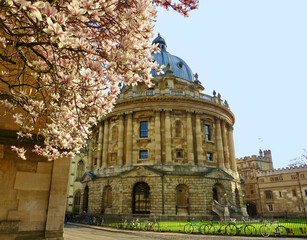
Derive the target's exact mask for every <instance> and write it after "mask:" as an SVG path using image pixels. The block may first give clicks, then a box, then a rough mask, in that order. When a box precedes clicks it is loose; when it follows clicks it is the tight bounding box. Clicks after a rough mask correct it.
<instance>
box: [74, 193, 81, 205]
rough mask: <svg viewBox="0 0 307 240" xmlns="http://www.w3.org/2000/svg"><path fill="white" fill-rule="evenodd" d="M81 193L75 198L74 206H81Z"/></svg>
mask: <svg viewBox="0 0 307 240" xmlns="http://www.w3.org/2000/svg"><path fill="white" fill-rule="evenodd" d="M80 199H81V192H80V191H77V192H76V194H75V196H74V206H80Z"/></svg>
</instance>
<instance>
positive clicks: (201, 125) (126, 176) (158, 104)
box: [80, 36, 244, 219]
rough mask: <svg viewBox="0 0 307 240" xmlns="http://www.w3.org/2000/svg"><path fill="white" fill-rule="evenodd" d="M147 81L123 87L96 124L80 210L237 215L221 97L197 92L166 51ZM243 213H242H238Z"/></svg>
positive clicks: (229, 121)
mask: <svg viewBox="0 0 307 240" xmlns="http://www.w3.org/2000/svg"><path fill="white" fill-rule="evenodd" d="M153 44H159V47H160V49H161V53H157V54H153V56H154V59H155V61H157V62H158V63H159V64H160V65H165V66H167V67H166V69H165V73H164V74H163V75H157V74H156V73H155V72H153V75H154V79H153V86H152V87H150V88H149V87H148V86H146V85H145V84H138V85H137V86H126V87H123V88H122V91H121V93H120V95H119V97H118V100H117V102H116V105H115V107H114V109H113V111H112V112H111V113H110V114H108V115H107V116H106V117H105V119H104V120H102V121H101V123H100V125H99V127H97V129H95V130H94V131H95V132H94V136H96V138H95V139H94V140H93V141H92V143H91V144H90V151H89V155H88V157H89V165H90V169H91V171H90V172H87V174H86V176H85V177H84V178H83V189H82V196H81V209H80V211H86V212H87V214H89V215H96V214H97V215H99V214H104V215H110V216H115V215H116V216H119V215H122V216H126V215H131V214H140V215H141V214H144V215H149V216H160V217H161V218H162V219H180V217H181V216H185V217H186V216H195V217H201V218H208V219H209V218H211V216H213V214H217V215H219V216H220V217H225V216H226V217H227V216H229V215H231V214H232V213H233V212H237V213H238V212H240V211H241V213H242V209H244V195H243V193H242V189H243V188H242V182H241V180H240V178H239V175H238V172H237V167H236V162H235V150H234V142H233V125H234V122H235V117H234V115H233V113H232V112H231V111H230V110H229V106H228V104H227V102H226V101H224V102H223V101H222V100H221V97H220V94H218V96H216V94H215V92H214V94H213V96H209V95H206V94H203V93H202V91H203V90H204V87H203V86H202V85H201V83H200V81H199V80H198V76H197V74H195V75H193V73H192V70H191V69H190V67H189V66H188V65H187V64H186V62H185V61H184V60H182V59H181V58H179V57H176V56H174V55H172V54H170V53H169V52H167V45H166V42H165V40H164V39H163V38H162V37H161V36H158V37H157V38H156V39H155V40H154V41H153ZM243 212H244V211H243Z"/></svg>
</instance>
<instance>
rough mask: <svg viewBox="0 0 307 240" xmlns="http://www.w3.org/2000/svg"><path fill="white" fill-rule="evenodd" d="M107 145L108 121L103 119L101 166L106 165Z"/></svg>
mask: <svg viewBox="0 0 307 240" xmlns="http://www.w3.org/2000/svg"><path fill="white" fill-rule="evenodd" d="M108 146H109V121H108V119H105V120H104V131H103V150H102V166H103V167H106V166H107V162H108V152H109V149H108Z"/></svg>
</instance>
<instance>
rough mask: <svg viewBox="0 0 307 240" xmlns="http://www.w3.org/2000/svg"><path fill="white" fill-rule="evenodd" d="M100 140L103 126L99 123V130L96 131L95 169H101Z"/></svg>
mask: <svg viewBox="0 0 307 240" xmlns="http://www.w3.org/2000/svg"><path fill="white" fill-rule="evenodd" d="M102 138H103V126H102V124H101V123H100V124H99V129H98V146H97V167H96V168H100V167H101V161H102ZM103 150H104V149H103Z"/></svg>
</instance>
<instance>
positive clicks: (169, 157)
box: [164, 109, 172, 162]
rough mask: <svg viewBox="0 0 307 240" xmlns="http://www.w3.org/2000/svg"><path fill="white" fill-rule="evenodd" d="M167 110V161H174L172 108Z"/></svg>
mask: <svg viewBox="0 0 307 240" xmlns="http://www.w3.org/2000/svg"><path fill="white" fill-rule="evenodd" d="M164 110H165V162H172V139H171V138H172V137H171V109H164Z"/></svg>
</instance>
